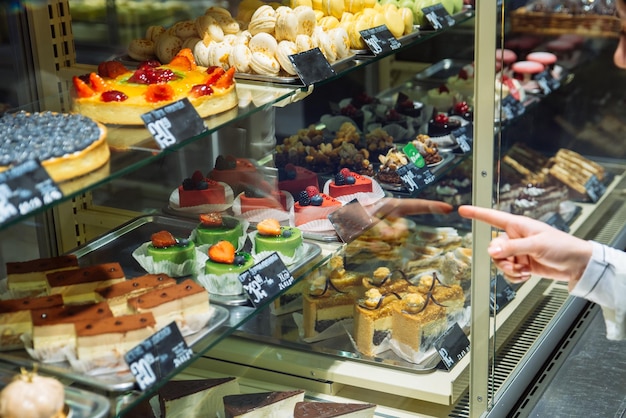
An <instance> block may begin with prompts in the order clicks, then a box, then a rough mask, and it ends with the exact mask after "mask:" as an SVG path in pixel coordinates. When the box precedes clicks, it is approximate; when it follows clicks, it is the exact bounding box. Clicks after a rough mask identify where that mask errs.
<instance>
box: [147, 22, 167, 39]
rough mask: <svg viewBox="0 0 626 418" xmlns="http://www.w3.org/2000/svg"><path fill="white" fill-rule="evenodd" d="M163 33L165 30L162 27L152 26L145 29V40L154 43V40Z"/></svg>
mask: <svg viewBox="0 0 626 418" xmlns="http://www.w3.org/2000/svg"><path fill="white" fill-rule="evenodd" d="M164 33H165V28H164V27H163V26H158V25H152V26H148V29H146V39H149V40H151V41H156V39H157V38H158V37H159V36H161V35H163V34H164Z"/></svg>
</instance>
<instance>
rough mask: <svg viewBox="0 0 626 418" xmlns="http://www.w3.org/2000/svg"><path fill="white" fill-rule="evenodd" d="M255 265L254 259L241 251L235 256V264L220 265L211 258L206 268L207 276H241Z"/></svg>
mask: <svg viewBox="0 0 626 418" xmlns="http://www.w3.org/2000/svg"><path fill="white" fill-rule="evenodd" d="M253 265H254V259H253V258H252V256H251V255H250V254H249V253H246V252H243V251H240V252H238V253H236V254H235V262H234V263H233V264H226V263H218V262H217V261H212V260H211V259H210V258H209V259H208V260H207V262H206V264H205V266H204V272H205V273H206V274H215V275H218V276H219V275H223V274H230V273H237V274H241V273H243V272H244V271H246V270H248V269H249V268H250V267H252V266H253Z"/></svg>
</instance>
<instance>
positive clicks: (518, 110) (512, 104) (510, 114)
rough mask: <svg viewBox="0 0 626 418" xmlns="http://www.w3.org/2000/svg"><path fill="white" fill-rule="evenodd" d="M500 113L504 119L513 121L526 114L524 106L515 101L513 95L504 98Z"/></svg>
mask: <svg viewBox="0 0 626 418" xmlns="http://www.w3.org/2000/svg"><path fill="white" fill-rule="evenodd" d="M501 104H502V112H503V113H504V118H505V119H513V118H515V117H518V116H521V115H523V114H524V112H526V108H525V107H524V104H523V103H522V102H520V101H519V100H517V99H516V98H515V97H513V95H511V94H509V95H508V96H506V97H505V98H503V99H502V102H501Z"/></svg>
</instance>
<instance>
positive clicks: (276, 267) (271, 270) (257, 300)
mask: <svg viewBox="0 0 626 418" xmlns="http://www.w3.org/2000/svg"><path fill="white" fill-rule="evenodd" d="M239 280H240V281H241V284H242V286H243V290H244V291H245V292H246V294H247V295H248V299H250V302H252V304H253V305H254V306H255V307H258V306H259V305H261V304H263V302H265V301H267V300H271V299H273V298H274V297H276V296H277V295H278V294H279V293H280V292H282V291H283V290H285V289H287V288H288V287H290V286H292V285H293V284H294V282H295V279H294V278H293V276H292V275H291V272H289V270H288V269H287V267H285V264H284V263H283V261H282V260H281V259H280V257H279V256H278V253H276V252H274V253H272V254H270V255H269V256H267V257H266V258H264V259H263V260H261V262H259V263H257V264H255V265H254V266H252V267H250V268H249V269H248V270H246V271H245V272H243V273H241V274H240V275H239Z"/></svg>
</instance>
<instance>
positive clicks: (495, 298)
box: [489, 274, 516, 313]
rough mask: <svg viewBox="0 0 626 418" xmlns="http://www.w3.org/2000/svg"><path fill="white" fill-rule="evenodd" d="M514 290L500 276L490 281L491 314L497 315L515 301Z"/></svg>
mask: <svg viewBox="0 0 626 418" xmlns="http://www.w3.org/2000/svg"><path fill="white" fill-rule="evenodd" d="M515 295H516V293H515V290H513V288H512V287H511V285H510V284H509V283H507V281H506V280H505V279H504V277H503V276H502V275H501V274H498V275H496V277H495V279H493V280H492V281H491V294H490V295H489V301H490V303H491V313H498V312H500V310H501V309H502V308H504V307H505V306H506V305H508V304H509V302H511V301H512V300H513V299H515Z"/></svg>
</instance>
